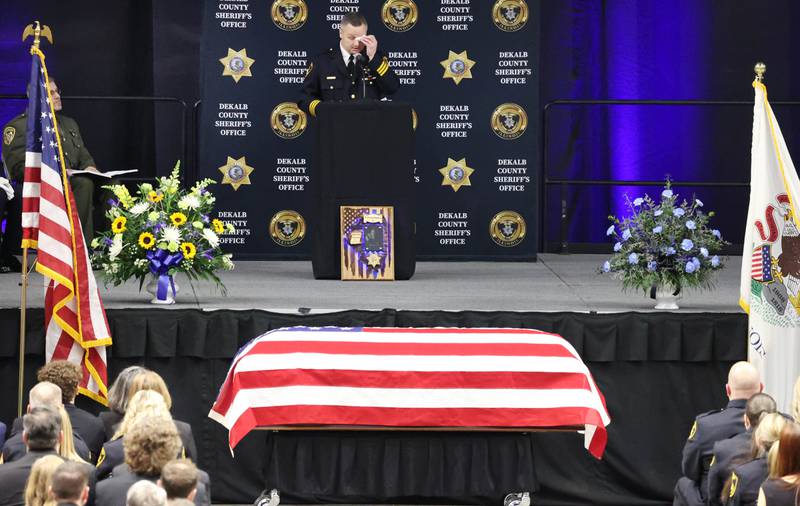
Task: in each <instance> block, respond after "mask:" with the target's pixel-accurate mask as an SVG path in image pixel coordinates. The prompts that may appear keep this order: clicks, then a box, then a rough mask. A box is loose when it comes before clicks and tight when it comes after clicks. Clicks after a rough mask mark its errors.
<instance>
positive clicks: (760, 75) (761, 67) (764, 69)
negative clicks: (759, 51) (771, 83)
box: [753, 61, 767, 83]
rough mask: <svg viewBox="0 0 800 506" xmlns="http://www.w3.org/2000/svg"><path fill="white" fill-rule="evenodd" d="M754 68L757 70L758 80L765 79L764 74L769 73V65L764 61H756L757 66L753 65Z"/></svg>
mask: <svg viewBox="0 0 800 506" xmlns="http://www.w3.org/2000/svg"><path fill="white" fill-rule="evenodd" d="M753 70H755V72H756V81H758V82H759V83H760V82H763V81H764V74H766V73H767V66H766V65H765V64H764V62H763V61H760V62H758V63H756V66H755V67H753Z"/></svg>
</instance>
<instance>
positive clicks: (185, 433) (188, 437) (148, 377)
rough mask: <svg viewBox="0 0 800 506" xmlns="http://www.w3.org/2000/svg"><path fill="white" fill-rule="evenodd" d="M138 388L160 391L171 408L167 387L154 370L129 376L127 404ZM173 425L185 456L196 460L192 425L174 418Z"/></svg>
mask: <svg viewBox="0 0 800 506" xmlns="http://www.w3.org/2000/svg"><path fill="white" fill-rule="evenodd" d="M140 390H155V391H156V392H158V393H160V394H161V396H162V397H163V398H164V402H165V403H166V404H167V409H169V410H171V409H172V396H171V395H170V394H169V389H168V388H167V384H166V383H165V382H164V379H163V378H162V377H161V376H159V375H158V373H156V372H155V371H151V370H149V369H145V370H144V371H142V372H140V373H139V374H137V375H135V376H134V377H133V378H131V384H130V388H129V390H128V404H129V405H130V402H131V399H132V398H133V396H134V395H136V392H138V391H140ZM173 421H174V422H175V426H176V427H177V428H178V433H179V434H180V436H181V441H183V446H184V448H185V449H186V458H189V459H192V460H193V461H195V462H197V445H196V444H195V441H194V434H193V433H192V426H191V425H189V424H188V423H186V422H182V421H180V420H175V419H174V418H173Z"/></svg>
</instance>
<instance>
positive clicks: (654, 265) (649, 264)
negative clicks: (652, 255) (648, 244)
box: [647, 260, 658, 272]
mask: <svg viewBox="0 0 800 506" xmlns="http://www.w3.org/2000/svg"><path fill="white" fill-rule="evenodd" d="M657 269H658V262H656V261H655V260H650V261H649V262H647V270H648V271H650V272H655V271H656V270H657Z"/></svg>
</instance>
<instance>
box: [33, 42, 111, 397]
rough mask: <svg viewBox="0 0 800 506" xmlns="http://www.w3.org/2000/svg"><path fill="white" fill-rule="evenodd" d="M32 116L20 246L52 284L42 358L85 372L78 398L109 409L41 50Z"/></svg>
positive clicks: (93, 303) (104, 338) (99, 307)
mask: <svg viewBox="0 0 800 506" xmlns="http://www.w3.org/2000/svg"><path fill="white" fill-rule="evenodd" d="M27 115H28V116H27V117H28V124H27V131H26V135H27V141H26V142H27V144H26V148H25V151H26V153H25V181H24V184H23V190H22V195H23V202H22V205H23V214H22V228H23V243H22V245H23V247H34V248H36V249H37V251H38V253H37V263H36V270H37V271H38V272H40V273H41V274H42V275H44V276H45V277H46V278H48V280H49V281H48V282H47V289H46V293H45V325H46V350H45V357H46V359H47V360H48V361H50V360H70V361H72V362H75V363H77V364H78V365H80V366H81V367H82V369H83V381H82V382H81V384H80V386H79V391H80V392H81V393H83V394H84V395H87V396H89V397H91V398H93V399H95V400H97V401H98V402H101V403H103V404H106V403H107V401H106V399H107V397H108V391H107V387H106V384H107V377H108V374H107V368H106V364H107V362H106V350H105V347H106V346H109V345H110V344H111V333H110V331H109V327H108V322H107V320H106V314H105V309H104V308H103V303H102V301H101V299H100V292H99V291H98V289H97V283H96V281H95V278H94V272H92V267H91V263H90V261H89V252H88V250H87V248H86V242H85V239H84V237H83V232H82V229H81V224H80V219H79V217H78V213H77V210H76V206H75V199H74V197H73V194H72V191H71V189H70V187H69V182H68V180H67V178H66V177H65V174H66V169H65V167H64V165H63V152H62V150H61V140H60V138H59V136H58V135H56V132H57V131H58V123H57V118H56V115H55V111H54V110H53V109H52V106H51V102H50V97H49V90H48V86H47V69H46V67H45V64H44V54H42V53H41V51H39V50H34V54H33V62H32V65H31V81H30V86H29V88H28V112H27Z"/></svg>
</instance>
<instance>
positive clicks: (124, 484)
mask: <svg viewBox="0 0 800 506" xmlns="http://www.w3.org/2000/svg"><path fill="white" fill-rule="evenodd" d="M200 472H201V473H202V474H201V479H200V480H198V484H197V494H195V497H194V503H195V505H196V506H210V505H211V499H210V498H211V489H210V488H209V486H208V484H209V483H210V482H209V481H208V474H206V473H205V472H203V471H200ZM112 474H113V476H112V477H111V478H108V479H107V480H103V481H101V482H100V483H98V484H97V499H96V503H97V505H98V506H125V496H126V494H127V493H128V489H129V488H131V485H133V484H134V483H136V482H137V481H139V480H148V481H151V482H153V483H156V482H157V481H158V476H144V475H140V474H136V473H133V472H131V470H130V469H129V468H128V466H127V465H125V464H120V465H119V466H117V467H115V468H114V470H113V472H112ZM202 475H205V481H203V479H202Z"/></svg>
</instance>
